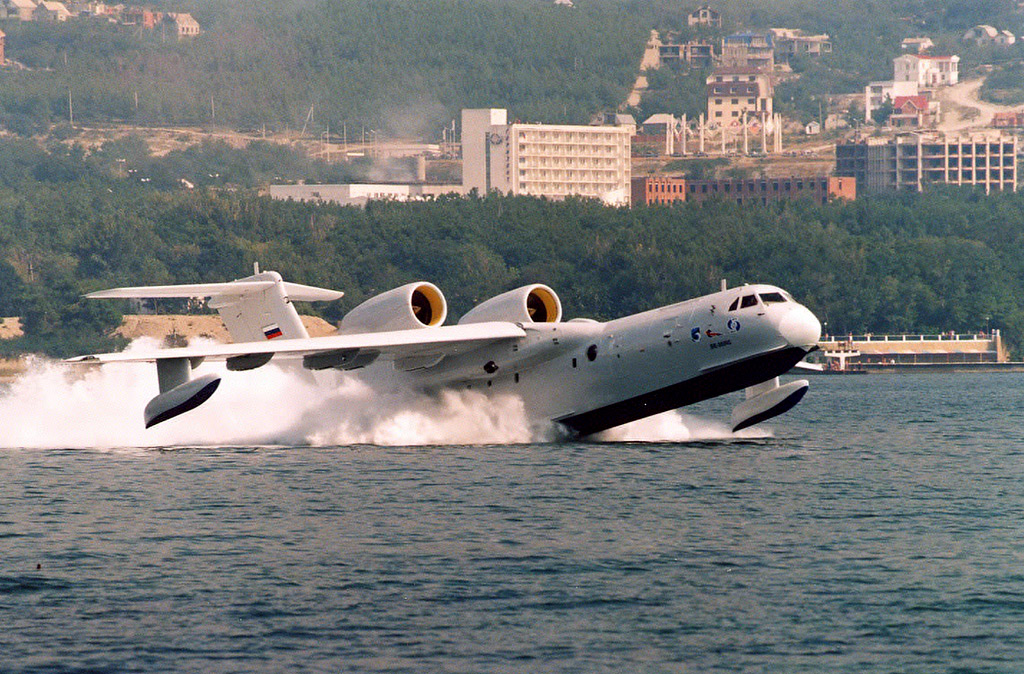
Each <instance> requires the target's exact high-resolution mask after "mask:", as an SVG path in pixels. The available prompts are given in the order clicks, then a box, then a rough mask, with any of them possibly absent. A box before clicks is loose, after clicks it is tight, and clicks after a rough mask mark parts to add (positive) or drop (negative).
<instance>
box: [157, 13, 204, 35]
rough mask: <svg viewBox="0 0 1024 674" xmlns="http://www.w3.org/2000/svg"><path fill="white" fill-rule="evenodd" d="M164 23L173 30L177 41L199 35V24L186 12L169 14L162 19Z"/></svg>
mask: <svg viewBox="0 0 1024 674" xmlns="http://www.w3.org/2000/svg"><path fill="white" fill-rule="evenodd" d="M164 21H165V22H168V23H169V24H170V25H171V26H172V27H173V28H174V31H175V33H176V34H177V36H178V39H179V40H183V39H185V38H189V37H195V36H196V35H199V22H197V21H196V20H195V19H193V18H192V15H191V14H188V13H186V12H178V13H170V14H167V16H166V17H164Z"/></svg>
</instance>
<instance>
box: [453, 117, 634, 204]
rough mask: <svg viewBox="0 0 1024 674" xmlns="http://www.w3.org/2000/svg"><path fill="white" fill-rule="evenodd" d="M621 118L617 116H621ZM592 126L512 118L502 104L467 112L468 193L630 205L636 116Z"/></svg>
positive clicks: (464, 120) (465, 175) (465, 173)
mask: <svg viewBox="0 0 1024 674" xmlns="http://www.w3.org/2000/svg"><path fill="white" fill-rule="evenodd" d="M617 121H618V120H617ZM621 121H622V122H623V123H617V124H612V125H609V124H602V125H593V126H582V125H571V124H525V123H522V122H512V123H509V122H508V112H507V111H506V110H504V109H501V108H482V109H475V110H463V111H462V185H463V188H464V189H465V191H466V192H467V193H468V192H470V191H471V190H474V189H475V190H477V191H478V192H479V193H481V194H486V193H487V192H490V191H491V190H497V191H499V192H502V193H505V194H517V195H518V194H525V195H533V196H539V197H548V198H551V199H563V198H565V197H568V196H582V197H593V198H595V199H602V200H603V201H605V202H607V203H610V204H615V205H624V206H625V205H629V196H630V182H629V181H630V168H631V159H630V139H631V137H632V136H633V133H634V132H635V130H636V124H635V122H634V121H633V119H632V117H628V116H625V117H623V118H622V119H621Z"/></svg>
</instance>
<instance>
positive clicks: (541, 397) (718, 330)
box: [366, 285, 821, 435]
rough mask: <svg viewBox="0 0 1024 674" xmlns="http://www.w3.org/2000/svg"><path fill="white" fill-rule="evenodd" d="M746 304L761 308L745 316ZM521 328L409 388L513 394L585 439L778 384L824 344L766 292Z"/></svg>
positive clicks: (762, 288) (797, 308) (796, 311)
mask: <svg viewBox="0 0 1024 674" xmlns="http://www.w3.org/2000/svg"><path fill="white" fill-rule="evenodd" d="M762 296H769V297H774V296H778V297H781V298H783V299H784V300H785V301H783V302H769V303H765V302H764V301H762V300H761V297H762ZM743 297H752V298H755V300H756V301H754V302H753V303H752V304H750V306H746V307H743V308H740V306H739V304H740V303H742V299H743ZM737 300H738V302H737ZM734 302H737V303H736V306H735V307H734V308H733V309H732V310H731V311H730V309H729V307H730V305H732V304H733V303H734ZM749 302H750V300H748V303H749ZM522 327H523V328H524V330H525V331H526V336H525V337H524V338H522V339H520V340H517V341H514V342H511V343H499V344H492V345H488V346H485V347H483V348H481V349H480V350H479V351H474V352H470V353H466V354H461V355H458V356H453V357H447V358H445V359H444V360H443V361H441V362H440V363H438V364H437V365H435V366H433V367H431V368H428V369H421V370H413V371H410V372H407V373H405V375H406V376H405V379H406V381H407V383H408V385H410V386H413V387H416V388H424V389H432V388H465V389H472V390H479V391H483V392H488V393H506V394H513V395H516V396H519V397H520V398H522V400H523V402H524V404H525V406H526V409H527V410H529V411H530V412H531V414H533V415H534V416H536V417H538V418H544V419H550V420H552V421H556V422H558V423H561V424H563V425H564V426H567V427H568V428H570V429H572V430H573V431H575V432H576V433H579V434H581V435H587V434H590V433H595V432H598V431H602V430H605V429H608V428H612V427H615V426H619V425H621V424H624V423H628V422H630V421H635V420H637V419H642V418H644V417H648V416H651V415H654V414H659V413H661V412H665V411H668V410H672V409H676V408H678V407H682V406H685V405H690V404H693V403H696V402H700V401H702V400H707V399H709V398H714V397H717V396H720V395H723V394H726V393H731V392H733V391H739V390H741V389H745V388H747V387H751V386H755V385H757V384H759V383H761V382H764V381H767V380H771V379H773V378H774V377H777V376H779V375H781V374H784V373H786V372H788V371H789V370H790V369H792V368H793V366H794V365H796V364H797V363H798V362H800V361H801V360H802V359H803V358H804V356H806V355H807V354H808V353H809V352H810V351H813V350H814V349H816V348H817V343H818V339H819V337H820V335H821V324H820V323H819V322H818V319H817V318H816V317H815V316H814V314H813V313H811V312H810V311H809V310H808V309H807V308H806V307H804V306H803V305H801V304H798V303H797V302H795V301H793V300H792V298H791V297H789V295H788V294H787V293H785V292H784V291H782V290H781V289H779V288H777V287H775V286H768V285H751V286H742V287H738V288H732V289H729V290H725V291H723V292H718V293H714V294H711V295H705V296H703V297H698V298H695V299H691V300H688V301H685V302H680V303H678V304H672V305H668V306H664V307H660V308H658V309H653V310H651V311H645V312H643V313H639V314H634V315H631V316H626V317H624V318H619V319H615V320H612V321H608V322H597V321H592V320H587V319H576V320H570V321H567V322H564V323H531V324H522ZM485 366H486V369H485ZM371 369H372V368H371ZM366 374H367V375H368V376H370V377H373V373H372V372H367V373H366ZM794 404H795V403H794Z"/></svg>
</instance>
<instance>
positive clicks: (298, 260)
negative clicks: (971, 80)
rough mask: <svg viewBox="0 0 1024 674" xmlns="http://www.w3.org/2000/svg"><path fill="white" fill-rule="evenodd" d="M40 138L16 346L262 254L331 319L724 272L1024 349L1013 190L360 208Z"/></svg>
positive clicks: (836, 314)
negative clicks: (175, 184)
mask: <svg viewBox="0 0 1024 674" xmlns="http://www.w3.org/2000/svg"><path fill="white" fill-rule="evenodd" d="M32 147H33V146H31V145H29V144H27V143H18V142H11V141H7V142H4V143H0V165H3V166H4V167H6V170H5V171H4V172H3V173H2V174H0V175H2V178H3V179H2V182H0V314H2V315H21V316H24V317H25V319H26V329H27V331H28V333H29V334H28V336H27V337H26V338H25V339H24V340H23V341H21V342H14V343H11V342H8V343H5V344H4V345H3V348H4V349H6V350H8V351H11V350H18V349H32V350H43V351H47V352H50V353H55V354H67V353H72V352H78V351H83V350H91V349H93V348H96V347H100V346H102V344H99V343H97V342H96V341H95V338H96V337H97V336H99V335H100V334H101V333H102V332H103V330H105V329H109V328H110V326H112V325H113V324H114V323H115V322H116V321H117V318H118V317H117V314H116V311H115V310H116V309H118V308H119V307H118V306H117V305H116V304H111V303H104V302H96V301H85V300H81V299H80V297H79V296H80V294H81V293H83V292H87V291H91V290H96V289H99V288H104V287H112V286H117V285H125V284H162V283H176V282H194V281H201V280H206V281H223V280H229V279H232V278H236V277H239V276H244V275H246V274H247V273H248V272H249V270H250V269H251V267H252V263H253V262H254V261H259V262H260V264H261V265H262V266H263V268H265V269H276V270H278V271H280V272H281V273H282V274H284V275H285V276H286V277H287V278H289V279H291V280H294V281H296V282H299V283H307V284H313V285H318V286H325V287H334V288H339V289H342V290H345V291H346V293H347V294H346V297H345V299H344V301H343V302H341V303H338V304H337V305H336V306H328V307H326V308H323V309H322V310H323V311H324V312H325V314H326V316H327V317H328V318H331V319H337V318H338V317H340V315H342V314H343V313H344V311H347V310H348V309H350V308H352V307H353V306H355V304H356V303H357V302H359V301H361V300H363V299H365V298H367V297H368V296H370V295H372V294H374V293H377V292H381V291H384V290H387V289H390V288H392V287H395V286H398V285H400V284H402V283H405V282H408V281H411V280H416V279H426V280H431V281H434V282H436V283H437V284H438V285H439V286H440V287H441V288H442V289H443V290H445V292H446V293H448V295H449V300H450V304H451V309H452V315H453V317H457V316H459V315H461V313H463V312H465V311H466V310H467V309H469V308H470V307H471V306H473V304H474V303H476V302H479V301H481V300H483V299H486V298H487V297H490V296H491V295H494V294H497V293H499V292H502V291H504V290H508V289H510V288H513V287H516V286H517V285H520V284H524V283H528V282H535V281H539V282H544V283H547V284H549V285H551V286H552V287H554V288H555V289H556V290H557V291H558V292H559V293H560V294H561V296H562V298H563V302H564V305H565V308H566V311H567V315H568V316H570V317H572V316H594V317H597V318H610V317H615V316H620V315H623V314H626V313H630V312H635V311H639V310H643V309H648V308H652V307H655V306H658V305H661V304H666V303H670V302H673V301H676V300H680V299H684V298H687V297H691V296H693V295H697V294H702V293H705V292H708V291H710V290H713V289H715V288H717V287H718V283H719V280H720V279H721V278H727V279H728V280H729V282H730V283H731V284H738V283H743V282H756V281H764V282H771V283H777V284H779V285H781V286H783V287H785V288H787V289H789V290H790V291H791V292H793V294H794V295H796V296H797V297H798V298H800V299H801V300H802V301H804V302H806V303H807V304H808V305H809V306H810V307H812V308H813V309H814V310H815V311H816V312H817V313H818V315H819V316H821V317H822V319H823V320H824V321H826V322H827V326H826V329H827V330H829V331H832V332H835V333H844V332H848V331H852V332H863V331H870V332H878V333H880V332H899V331H920V330H936V331H937V330H975V329H979V328H982V327H986V326H991V327H996V328H1003V329H1005V330H1006V331H1007V335H1008V337H1009V338H1010V340H1011V342H1012V343H1014V344H1015V345H1019V344H1021V343H1022V342H1024V304H1022V303H1021V302H1020V300H1019V298H1020V297H1022V296H1024V197H1021V196H1018V195H1013V194H1006V195H992V196H987V197H986V196H983V195H978V194H976V193H973V192H970V191H966V190H950V191H939V192H933V193H929V194H924V195H904V196H899V197H892V198H884V199H883V198H870V199H860V200H858V201H856V202H853V203H834V204H830V205H827V206H815V205H811V204H809V203H795V204H788V205H779V206H776V207H769V208H757V207H740V206H738V205H736V204H733V203H724V202H723V203H721V204H716V205H706V206H703V207H701V206H696V205H693V204H685V205H678V206H674V207H656V208H634V209H632V210H630V209H615V208H608V207H605V206H603V205H601V204H599V203H597V202H594V201H582V200H568V201H564V202H551V201H546V200H540V199H534V198H527V197H517V198H512V197H500V196H488V197H486V198H469V199H464V198H450V199H448V198H446V199H440V200H438V201H435V202H425V203H393V202H375V203H372V204H371V205H370V206H369V207H368V208H366V209H365V210H364V209H359V208H352V207H348V208H342V207H337V206H316V205H308V204H296V203H291V202H275V201H270V200H269V199H266V198H262V197H259V196H257V195H256V194H255V193H253V192H250V191H248V190H244V189H236V188H232V189H224V188H223V187H208V188H197V189H195V190H185V189H181V188H178V189H173V190H161V189H157V188H155V187H153V183H152V181H150V182H140V181H139V180H137V179H135V178H131V177H124V176H123V174H119V171H120V169H119V168H118V167H119V166H120V165H121V164H122V162H118V161H117V160H116V159H117V155H118V154H121V153H120V152H119V151H118V150H122V149H123V148H117V147H107V148H105V149H104V150H103V151H100V152H97V153H96V154H94V155H93V156H90V157H83V156H82V155H81V154H80V153H76V152H73V151H72V152H54V153H45V152H42V151H40V150H33V149H32ZM149 161H154V162H156V161H158V160H149ZM167 161H170V162H174V164H173V165H174V166H175V167H176V168H175V170H178V169H180V167H181V166H190V167H191V169H190V170H192V171H193V172H194V173H195V174H199V173H202V172H204V171H205V172H206V173H207V174H210V173H214V172H217V170H219V169H223V170H226V171H228V170H237V171H242V170H243V169H241V168H236V169H231V168H230V167H232V166H235V167H245V166H253V165H254V164H253V162H252V161H251V160H249V159H247V158H246V157H245V155H244V153H241V152H239V151H230V150H228V149H225V148H223V147H210V148H207V149H206V150H205V151H201V150H197V151H196V152H195V153H194V154H193V155H190V156H189V160H188V161H187V162H184V160H183V158H182V157H177V158H175V157H171V158H170V159H168V160H167ZM256 164H258V162H256ZM215 169H217V170H215ZM149 170H156V169H155V168H154V167H152V166H150V169H149ZM132 175H135V174H132ZM190 175H192V174H190ZM120 308H121V309H123V308H124V307H120ZM168 308H171V309H176V308H178V307H176V306H169V307H168ZM1017 355H1018V356H1020V355H1021V353H1020V352H1019V351H1018V354H1017Z"/></svg>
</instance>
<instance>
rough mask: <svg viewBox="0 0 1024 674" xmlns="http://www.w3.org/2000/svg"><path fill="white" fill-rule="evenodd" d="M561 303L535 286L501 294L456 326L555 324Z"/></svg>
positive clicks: (560, 310)
mask: <svg viewBox="0 0 1024 674" xmlns="http://www.w3.org/2000/svg"><path fill="white" fill-rule="evenodd" d="M561 320H562V302H561V301H560V300H559V299H558V295H557V294H556V293H555V291H554V290H552V289H551V288H549V287H547V286H546V285H543V284H540V283H535V284H533V285H528V286H523V287H522V288H516V289H515V290H510V291H508V292H507V293H502V294H501V295H498V296H496V297H492V298H491V299H489V300H487V301H486V302H483V303H481V304H478V305H477V306H475V307H473V308H472V309H470V310H469V311H468V312H467V313H466V315H465V316H463V317H462V318H461V319H460V320H459V324H460V325H462V324H466V323H486V322H488V321H511V322H513V323H558V322H559V321H561Z"/></svg>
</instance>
